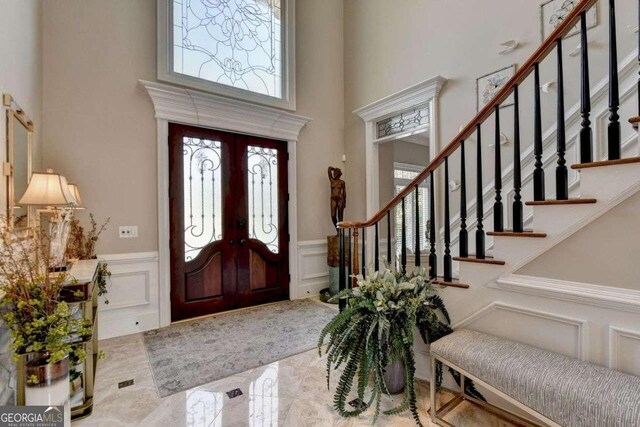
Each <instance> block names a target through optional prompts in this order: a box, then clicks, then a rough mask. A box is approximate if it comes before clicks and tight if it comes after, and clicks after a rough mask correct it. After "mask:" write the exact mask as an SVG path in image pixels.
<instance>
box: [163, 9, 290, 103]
mask: <svg viewBox="0 0 640 427" xmlns="http://www.w3.org/2000/svg"><path fill="white" fill-rule="evenodd" d="M282 29H283V27H282V7H281V0H173V71H174V72H176V73H180V74H185V75H187V76H192V77H198V78H201V79H204V80H208V81H212V82H216V83H220V84H223V85H227V86H233V87H236V88H239V89H244V90H248V91H251V92H256V93H259V94H263V95H268V96H272V97H276V98H282V96H283V95H282V80H283V72H282V70H283V37H282V33H283V32H282Z"/></svg>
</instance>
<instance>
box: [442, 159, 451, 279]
mask: <svg viewBox="0 0 640 427" xmlns="http://www.w3.org/2000/svg"><path fill="white" fill-rule="evenodd" d="M450 246H451V226H450V224H449V158H448V157H445V158H444V258H443V260H442V261H443V263H444V281H445V282H451V281H452V280H453V277H452V271H451V248H450Z"/></svg>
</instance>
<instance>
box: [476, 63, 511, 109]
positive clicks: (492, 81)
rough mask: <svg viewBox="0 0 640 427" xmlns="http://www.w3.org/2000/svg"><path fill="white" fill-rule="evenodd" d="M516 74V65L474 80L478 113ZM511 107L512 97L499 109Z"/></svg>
mask: <svg viewBox="0 0 640 427" xmlns="http://www.w3.org/2000/svg"><path fill="white" fill-rule="evenodd" d="M515 74H516V65H515V64H514V65H510V66H508V67H505V68H501V69H499V70H496V71H493V72H491V73H489V74H485V75H484V76H480V77H478V78H477V79H476V108H477V111H478V112H479V111H480V110H482V109H483V108H484V106H485V105H487V104H488V103H489V102H491V100H492V99H493V98H494V96H495V95H496V94H497V93H498V92H499V91H500V90H501V89H502V88H503V87H504V85H505V84H506V83H507V82H508V81H509V80H510V79H511V78H512V77H513V76H514V75H515ZM512 105H513V95H511V96H509V97H508V98H507V99H506V100H504V101H503V102H502V104H500V108H506V107H510V106H512Z"/></svg>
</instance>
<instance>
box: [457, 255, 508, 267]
mask: <svg viewBox="0 0 640 427" xmlns="http://www.w3.org/2000/svg"><path fill="white" fill-rule="evenodd" d="M453 260H454V261H460V262H475V263H478V264H491V265H504V264H505V262H504V261H501V260H499V259H494V258H483V259H480V258H473V257H459V256H454V257H453Z"/></svg>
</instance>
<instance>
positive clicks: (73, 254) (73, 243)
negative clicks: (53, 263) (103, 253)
mask: <svg viewBox="0 0 640 427" xmlns="http://www.w3.org/2000/svg"><path fill="white" fill-rule="evenodd" d="M89 218H90V221H91V229H90V230H89V231H88V232H86V234H85V229H84V227H83V226H82V225H80V221H79V220H78V219H77V218H72V219H71V222H70V231H69V243H68V244H67V258H69V259H94V258H95V257H96V254H95V250H96V243H97V242H98V239H99V238H100V234H102V232H103V231H105V230H106V229H107V225H108V224H109V221H110V220H111V218H107V220H106V221H105V222H104V223H103V224H102V225H101V226H100V227H98V223H97V222H96V219H95V217H94V215H93V214H92V213H90V214H89Z"/></svg>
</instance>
